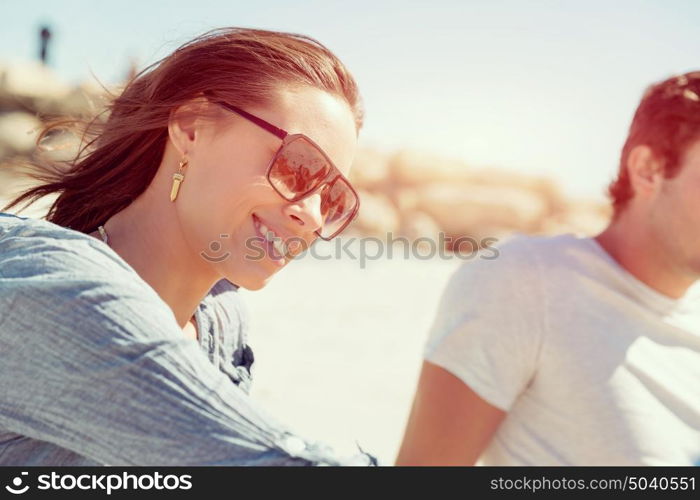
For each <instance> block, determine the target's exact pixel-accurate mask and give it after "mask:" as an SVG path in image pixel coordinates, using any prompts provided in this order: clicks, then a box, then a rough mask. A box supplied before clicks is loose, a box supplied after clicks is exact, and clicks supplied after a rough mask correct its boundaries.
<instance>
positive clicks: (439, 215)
mask: <svg viewBox="0 0 700 500" xmlns="http://www.w3.org/2000/svg"><path fill="white" fill-rule="evenodd" d="M416 209H418V210H421V211H423V212H425V213H427V214H428V215H430V216H431V217H433V218H434V219H435V221H436V222H437V223H438V224H439V225H440V227H441V229H442V230H443V231H444V232H445V233H448V234H452V235H481V234H483V233H485V232H501V231H504V230H507V231H522V232H533V231H536V230H538V229H539V227H540V225H541V223H542V220H543V219H544V217H545V216H546V215H547V212H548V207H547V203H546V201H545V200H543V199H542V197H541V196H539V195H537V194H536V193H533V192H532V191H529V190H527V189H521V188H516V187H510V186H472V185H469V184H457V183H452V184H446V183H434V184H431V185H429V186H427V187H425V188H424V189H421V190H419V191H418V192H417V199H416ZM485 236H490V234H486V235H485Z"/></svg>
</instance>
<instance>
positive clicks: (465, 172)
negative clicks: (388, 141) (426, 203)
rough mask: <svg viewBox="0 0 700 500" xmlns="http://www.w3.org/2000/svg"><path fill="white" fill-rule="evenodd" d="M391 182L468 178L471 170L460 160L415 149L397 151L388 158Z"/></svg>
mask: <svg viewBox="0 0 700 500" xmlns="http://www.w3.org/2000/svg"><path fill="white" fill-rule="evenodd" d="M389 171H390V174H391V178H392V182H393V183H394V184H396V185H399V186H406V185H421V184H424V183H428V182H440V181H460V180H462V181H465V180H469V178H470V176H471V175H472V174H471V171H470V169H469V167H468V166H467V165H466V164H465V163H463V162H460V161H455V160H449V159H446V158H440V157H438V156H436V155H430V154H426V153H421V152H417V151H407V150H404V151H399V152H398V153H396V154H394V155H393V156H392V157H391V158H390V159H389Z"/></svg>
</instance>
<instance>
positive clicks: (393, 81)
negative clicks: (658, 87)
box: [0, 0, 700, 200]
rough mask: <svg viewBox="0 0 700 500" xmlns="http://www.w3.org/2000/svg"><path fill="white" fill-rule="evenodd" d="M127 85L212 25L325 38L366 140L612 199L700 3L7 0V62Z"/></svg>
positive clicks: (689, 62) (693, 38)
mask: <svg viewBox="0 0 700 500" xmlns="http://www.w3.org/2000/svg"><path fill="white" fill-rule="evenodd" d="M42 23H46V24H48V25H49V26H50V27H51V29H52V31H53V38H52V45H51V48H50V54H49V63H50V65H51V67H52V68H53V69H54V70H55V71H56V72H57V73H58V75H59V76H60V77H61V78H62V79H64V80H66V81H67V82H72V83H77V82H80V81H83V80H86V79H90V78H91V76H90V75H91V72H92V73H93V74H94V75H96V76H97V77H98V78H99V79H100V80H101V81H102V82H105V83H117V82H119V81H121V79H122V78H123V77H124V75H125V74H126V72H127V68H128V65H129V61H130V60H134V61H136V63H137V64H138V66H139V67H143V66H146V65H147V64H149V63H151V62H154V61H155V60H157V59H159V58H161V57H163V56H165V55H167V54H168V53H170V52H171V51H172V50H174V49H175V48H177V47H178V46H179V45H180V44H182V43H184V42H186V41H187V40H189V39H190V38H193V37H194V36H196V35H198V34H200V33H202V32H204V31H206V30H208V29H211V28H216V27H221V26H245V27H256V28H265V29H274V30H281V31H293V32H299V33H304V34H307V35H311V36H313V37H315V38H317V39H318V40H320V41H321V42H322V43H324V44H325V45H326V46H328V47H329V48H330V49H331V50H333V51H334V52H335V53H336V54H337V55H338V56H339V57H340V58H341V59H342V60H343V62H345V64H346V65H347V66H348V67H349V68H350V70H351V71H352V72H353V74H354V76H355V78H356V79H357V81H358V83H359V85H360V90H361V92H362V95H363V98H364V102H365V106H366V123H365V127H364V128H363V130H362V133H361V145H363V146H367V147H373V148H376V149H379V150H382V151H387V152H391V151H396V150H399V149H409V150H415V151H420V152H427V153H433V154H435V155H436V156H439V157H446V158H454V159H461V160H463V161H465V162H466V163H467V164H469V165H473V166H475V167H490V166H496V167H502V168H507V169H511V170H516V171H518V172H526V173H533V174H535V175H548V176H552V177H553V178H554V179H555V180H556V181H558V182H559V184H560V185H561V186H562V188H563V189H564V190H565V191H566V192H567V193H568V194H570V195H572V196H576V197H587V198H593V199H596V198H597V199H601V200H602V199H603V193H604V189H605V186H606V185H607V183H608V182H609V181H610V179H611V178H612V176H613V175H614V173H615V171H616V168H617V162H618V159H619V151H620V148H621V146H622V143H623V141H624V139H625V136H626V131H627V128H628V127H629V123H630V120H631V117H632V114H633V112H634V109H635V108H636V105H637V104H638V101H639V98H640V97H641V94H642V92H643V91H644V89H645V87H646V86H647V85H648V84H650V83H652V82H654V81H657V80H660V79H663V78H666V77H668V76H671V75H673V74H678V73H682V72H685V71H689V70H692V69H700V59H699V57H700V36H699V30H698V26H700V2H698V1H693V0H688V1H680V0H670V1H655V2H653V1H645V0H636V1H629V0H621V1H616V2H610V1H598V0H589V1H586V2H582V1H576V2H574V1H566V0H560V1H544V0H528V1H524V0H521V1H515V0H490V1H486V0H484V1H482V0H478V1H477V0H462V1H459V2H452V1H439V0H437V1H433V2H413V1H409V0H403V1H382V0H375V1H365V0H358V1H342V2H341V1H331V0H326V1H304V0H298V1H295V2H291V1H286V2H284V1H264V0H262V1H255V2H253V1H249V2H241V1H231V0H228V1H222V0H198V1H196V2H192V1H188V2H184V1H177V0H171V1H161V0H148V1H143V0H142V1H138V2H135V1H130V0H121V1H119V2H98V1H94V0H93V1H77V0H75V1H70V0H66V1H56V0H53V1H50V2H49V1H27V0H24V1H17V0H2V2H1V3H0V64H1V63H2V62H3V61H4V62H7V61H17V60H27V59H36V58H37V54H38V31H39V26H40V25H41V24H42Z"/></svg>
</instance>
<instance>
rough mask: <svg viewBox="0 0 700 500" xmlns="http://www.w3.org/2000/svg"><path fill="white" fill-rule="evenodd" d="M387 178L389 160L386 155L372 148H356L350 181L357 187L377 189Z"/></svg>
mask: <svg viewBox="0 0 700 500" xmlns="http://www.w3.org/2000/svg"><path fill="white" fill-rule="evenodd" d="M388 178H389V161H388V158H387V157H386V155H384V154H382V153H380V152H378V151H374V150H372V149H360V150H358V152H357V154H356V156H355V161H354V162H353V165H352V169H351V170H350V182H352V185H353V186H354V187H355V188H357V189H369V190H371V189H378V188H380V187H381V186H383V185H385V184H386V182H387V180H388Z"/></svg>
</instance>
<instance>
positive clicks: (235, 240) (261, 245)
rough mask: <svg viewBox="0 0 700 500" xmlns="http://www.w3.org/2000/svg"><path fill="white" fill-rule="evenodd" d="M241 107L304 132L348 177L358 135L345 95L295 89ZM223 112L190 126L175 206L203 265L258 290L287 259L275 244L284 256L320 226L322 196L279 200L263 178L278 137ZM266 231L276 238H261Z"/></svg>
mask: <svg viewBox="0 0 700 500" xmlns="http://www.w3.org/2000/svg"><path fill="white" fill-rule="evenodd" d="M245 111H248V112H249V113H252V114H254V115H256V116H258V117H260V118H262V119H264V120H266V121H268V122H269V123H271V124H273V125H275V126H277V127H279V128H282V129H284V130H286V131H287V132H289V133H290V134H294V133H302V134H305V135H306V136H308V137H310V138H311V139H312V140H313V141H314V142H316V144H318V145H319V146H320V147H321V148H322V149H323V151H324V152H325V153H326V155H327V156H328V157H329V158H330V159H331V160H332V161H333V163H334V164H335V165H336V167H338V169H339V170H340V171H341V172H342V173H343V174H344V175H346V176H347V174H348V172H349V169H350V165H351V163H352V160H353V157H354V154H355V148H356V145H357V132H356V127H355V120H354V117H353V114H352V112H351V110H350V108H349V106H348V104H347V103H346V102H345V101H344V100H342V99H340V98H337V97H335V96H333V95H331V94H329V93H327V92H324V91H321V90H318V89H315V88H311V87H301V88H292V89H285V90H282V91H280V92H279V93H278V98H277V99H276V100H275V104H274V105H269V106H265V107H246V108H245ZM222 112H223V113H224V115H225V118H223V119H222V120H219V122H217V123H216V124H215V125H214V126H212V125H209V126H206V125H201V126H199V125H197V124H195V125H193V128H192V131H193V132H194V133H192V134H190V139H191V142H190V143H188V144H187V157H188V159H189V165H188V166H187V168H186V170H185V172H184V173H185V181H184V182H183V184H182V186H181V189H180V193H179V195H178V199H177V200H176V203H175V205H176V206H175V209H176V210H177V212H178V218H179V220H180V223H181V226H182V231H183V235H184V238H185V240H186V243H187V245H188V246H189V247H190V248H191V249H192V250H193V252H194V253H196V254H197V256H198V257H197V258H200V259H202V264H203V265H206V266H210V267H211V268H213V269H214V270H215V271H216V273H217V274H218V275H221V276H223V277H225V278H227V279H228V280H230V281H232V282H233V283H236V284H238V285H240V286H242V287H244V288H248V289H251V290H256V289H259V288H261V287H263V286H264V285H265V284H266V282H267V280H269V279H270V278H271V277H272V275H273V274H275V273H276V272H277V271H279V270H280V269H281V268H282V267H284V266H285V265H286V264H287V263H288V260H289V257H287V258H285V257H283V256H282V255H281V251H284V248H281V247H280V246H279V244H280V243H287V244H288V246H289V247H290V248H288V249H287V253H288V255H289V254H290V253H291V254H295V253H298V252H299V251H300V250H301V249H303V248H304V247H308V245H310V244H311V243H312V242H313V241H314V240H315V239H316V234H315V231H316V230H318V229H319V228H320V227H321V224H322V217H321V207H320V202H321V195H320V194H319V192H318V191H317V192H314V193H312V194H311V195H309V196H308V197H306V198H304V199H302V200H300V201H298V202H294V203H291V202H289V201H287V200H285V199H284V198H282V197H281V196H280V195H279V194H278V193H277V192H276V191H275V190H274V188H273V187H272V186H271V185H270V183H269V182H268V180H267V178H266V173H267V167H268V166H269V164H270V161H271V159H272V157H273V156H274V154H275V152H276V151H277V149H278V148H279V147H280V145H281V143H282V140H281V139H279V138H278V137H276V136H275V135H273V134H271V133H269V132H268V131H266V130H264V129H262V128H261V127H259V126H257V125H255V124H254V123H252V122H250V121H248V120H246V119H244V118H242V117H240V116H238V115H236V114H234V113H232V112H229V111H226V110H223V108H222ZM269 231H272V233H274V236H273V235H269ZM266 234H268V235H269V236H273V237H272V239H273V240H276V241H277V243H268V242H266V241H265V240H264V236H265V235H266ZM302 242H303V243H302ZM295 243H296V246H295ZM273 245H277V247H276V248H274V247H273ZM273 248H274V250H273Z"/></svg>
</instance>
